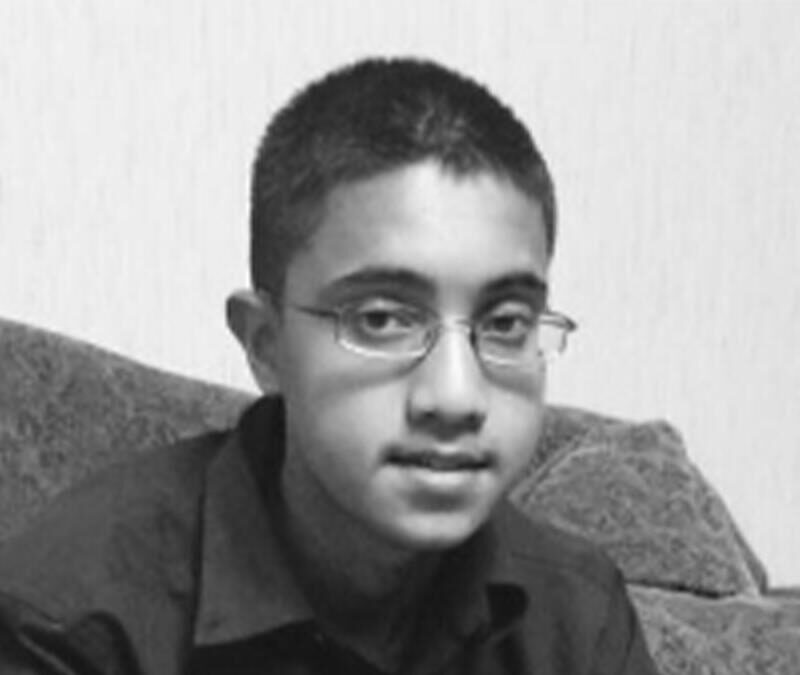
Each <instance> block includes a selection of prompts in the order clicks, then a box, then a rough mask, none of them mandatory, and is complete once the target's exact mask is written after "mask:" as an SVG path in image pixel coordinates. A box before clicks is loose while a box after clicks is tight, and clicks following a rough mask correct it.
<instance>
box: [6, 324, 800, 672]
mask: <svg viewBox="0 0 800 675" xmlns="http://www.w3.org/2000/svg"><path fill="white" fill-rule="evenodd" d="M251 400H252V395H251V394H248V393H245V392H241V391H236V390H233V389H229V388H225V387H222V386H219V385H215V384H211V383H207V382H201V381H198V380H194V379H191V378H187V377H182V376H179V375H176V374H173V373H168V372H164V371H161V370H158V369H155V368H152V367H149V366H147V365H145V364H142V363H139V362H136V361H134V360H132V359H129V358H126V357H123V356H121V355H118V354H115V353H112V352H110V351H108V350H104V349H101V348H99V347H96V346H93V345H90V344H88V343H86V342H82V341H79V340H76V339H73V338H69V337H66V336H63V335H59V334H56V333H52V332H49V331H45V330H42V329H39V328H36V327H33V326H27V325H23V324H20V323H15V322H11V321H5V320H1V319H0V542H1V541H5V540H7V538H8V537H9V536H10V535H11V534H12V533H13V532H15V531H17V530H19V529H20V528H22V527H24V526H25V525H26V523H28V522H29V521H30V520H31V518H34V517H35V514H36V512H37V511H38V510H39V509H41V508H42V507H43V506H44V505H45V504H46V503H47V502H48V500H50V499H51V498H52V497H53V496H54V495H55V494H56V493H58V492H60V491H61V490H63V489H65V488H66V487H68V486H70V485H72V484H74V483H75V482H77V481H78V480H80V479H81V478H83V477H85V476H87V475H88V474H90V473H91V472H94V471H97V470H98V469H100V467H102V466H106V465H109V464H111V463H113V462H115V461H118V460H120V459H122V458H124V457H127V456H129V455H130V453H136V452H142V451H144V450H147V449H149V448H152V447H154V446H158V445H161V444H163V443H165V442H167V441H169V440H171V439H175V438H177V437H181V436H187V435H192V434H197V433H200V432H202V431H205V430H208V429H212V428H221V427H226V426H229V425H230V424H232V423H233V422H234V420H235V419H236V417H237V416H238V414H239V413H240V411H241V410H242V409H243V408H244V407H245V406H246V405H247V404H248V402H249V401H251ZM511 498H512V499H513V501H515V502H516V504H517V505H518V506H519V508H520V509H521V510H522V511H523V512H525V513H526V514H530V515H532V516H535V517H542V518H546V519H549V520H550V521H552V522H553V523H555V524H557V525H558V526H560V527H563V528H565V529H567V530H570V531H572V532H577V533H580V534H582V535H584V536H586V537H589V538H590V539H593V540H594V541H596V542H597V543H598V544H600V545H601V546H603V547H604V548H605V549H606V551H607V552H608V553H609V554H610V555H611V556H612V557H613V558H614V559H615V560H616V562H617V563H618V564H619V566H620V567H621V569H622V570H623V572H624V573H625V576H626V579H627V581H628V584H629V588H630V591H631V594H632V597H633V599H634V602H635V604H636V606H637V608H638V610H639V614H640V617H641V620H642V623H643V625H644V629H645V632H646V636H647V639H648V642H649V645H650V648H651V651H652V653H653V655H654V657H655V659H656V662H657V663H658V664H659V666H660V669H661V671H662V672H663V673H664V675H690V674H691V675H694V674H697V675H701V674H702V675H800V592H798V591H797V590H796V589H795V590H792V589H784V590H778V589H771V588H770V586H769V581H768V578H767V575H766V573H765V571H764V568H763V566H762V564H761V563H760V562H759V560H758V557H757V556H756V554H755V553H754V552H753V550H752V549H751V548H750V547H749V546H748V544H747V542H746V541H745V539H744V537H743V536H742V534H741V532H740V531H739V529H738V528H737V526H736V524H735V522H734V521H733V519H732V517H731V515H730V513H729V511H728V509H727V507H726V506H725V504H724V502H723V500H722V499H721V497H720V495H719V494H718V493H717V492H716V491H715V490H714V489H713V487H712V486H711V485H710V484H709V483H708V481H707V480H705V478H704V477H703V476H702V474H701V473H700V472H699V470H698V469H697V467H696V466H695V465H694V464H693V463H692V462H691V460H690V458H689V456H688V454H687V452H686V449H685V447H684V443H683V441H682V439H681V437H680V435H679V434H678V432H677V431H676V430H675V429H674V428H673V427H672V426H670V425H669V424H668V423H666V422H663V421H649V422H631V421H624V420H619V419H612V418H610V417H607V416H603V415H598V414H595V413H592V412H589V411H584V410H578V409H575V408H568V407H562V406H551V407H549V408H548V409H547V411H546V416H545V428H544V433H543V436H542V438H541V440H540V442H539V444H538V448H537V452H536V454H535V456H534V458H533V460H532V461H531V463H530V465H529V466H528V467H527V469H526V471H525V472H524V474H523V475H521V476H520V478H519V481H518V483H517V484H516V487H515V488H514V491H513V492H512V495H511ZM0 545H1V544H0Z"/></svg>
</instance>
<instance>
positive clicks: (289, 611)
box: [194, 397, 530, 646]
mask: <svg viewBox="0 0 800 675" xmlns="http://www.w3.org/2000/svg"><path fill="white" fill-rule="evenodd" d="M283 438H284V433H283V405H282V402H281V400H280V399H278V398H270V397H265V398H263V399H261V400H260V401H258V402H256V403H255V404H254V405H253V406H251V407H250V408H249V409H248V410H247V411H246V412H245V414H244V415H243V416H242V419H241V421H240V423H239V425H238V427H237V429H236V430H235V432H234V433H233V434H232V435H231V436H230V437H229V439H228V440H227V442H226V443H225V445H224V446H223V447H222V449H221V451H220V452H219V453H218V454H217V455H216V457H215V458H214V459H213V460H212V462H211V463H210V464H209V467H208V470H207V475H206V491H205V495H204V503H203V507H202V513H203V536H202V544H201V571H200V593H199V602H198V609H197V618H196V622H195V633H194V641H195V644H197V645H199V646H204V645H213V644H220V643H224V642H230V641H234V640H240V639H245V638H248V637H252V636H254V635H257V634H261V633H268V632H270V631H273V630H276V629H278V628H280V627H282V626H287V625H289V624H296V623H302V622H311V621H313V620H314V615H313V612H312V611H311V609H310V607H309V604H308V602H307V601H306V599H305V597H304V595H303V592H302V590H301V589H300V586H299V585H298V581H297V579H296V577H295V576H294V574H293V573H292V571H291V565H290V564H289V562H288V561H287V559H286V558H285V556H284V555H283V554H282V546H281V544H280V541H279V538H278V533H277V531H276V527H275V524H274V523H273V522H272V520H271V518H270V513H271V512H272V513H274V507H275V504H274V503H273V504H271V503H270V501H271V500H270V497H272V498H274V497H275V496H276V494H277V482H276V481H277V477H278V475H279V473H280V467H281V464H282V461H283ZM529 537H530V530H529V529H527V528H526V525H525V520H524V517H523V516H522V515H521V514H519V513H518V512H517V511H516V510H515V509H514V508H513V507H512V506H510V505H508V504H507V503H501V504H500V505H499V506H498V507H497V508H496V510H495V513H494V515H493V517H492V519H491V520H490V522H489V523H488V524H487V525H486V526H485V527H484V528H482V529H481V530H480V531H479V532H478V533H477V534H476V535H475V536H474V537H473V538H471V539H470V540H469V541H468V542H466V543H465V544H464V545H463V546H460V547H458V548H457V549H455V550H454V551H452V552H451V553H449V554H447V558H446V559H445V561H444V564H443V567H442V573H441V575H440V579H441V584H439V585H438V586H437V588H436V592H435V594H436V596H437V597H436V598H433V599H432V600H433V601H432V602H431V603H430V605H431V606H434V607H439V608H447V610H446V616H445V617H442V618H444V619H445V620H446V621H447V624H448V625H449V626H450V628H451V630H452V631H453V633H454V637H466V636H468V635H470V634H473V633H474V632H475V631H476V630H487V631H491V632H495V631H498V630H503V629H504V628H505V627H507V626H509V625H510V624H511V623H513V622H514V620H515V619H517V618H518V617H519V616H520V615H521V614H522V613H523V612H524V610H525V607H526V606H527V602H528V600H527V596H526V593H525V590H524V587H523V586H524V579H525V572H524V570H523V569H522V567H521V565H520V561H519V558H518V556H517V555H516V554H515V550H514V545H515V543H516V542H520V541H525V540H526V538H529Z"/></svg>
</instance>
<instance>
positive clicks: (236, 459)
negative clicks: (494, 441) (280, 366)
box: [0, 398, 657, 675]
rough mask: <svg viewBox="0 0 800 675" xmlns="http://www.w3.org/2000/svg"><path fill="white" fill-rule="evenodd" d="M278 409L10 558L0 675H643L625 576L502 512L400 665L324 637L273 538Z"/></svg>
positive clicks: (97, 504) (77, 508)
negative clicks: (383, 674) (389, 674)
mask: <svg viewBox="0 0 800 675" xmlns="http://www.w3.org/2000/svg"><path fill="white" fill-rule="evenodd" d="M282 455H283V411H282V404H281V402H280V400H279V399H272V398H264V399H262V400H261V401H259V402H258V403H256V404H255V405H254V406H253V407H251V408H250V409H249V410H248V411H247V412H246V414H245V415H244V416H243V418H242V421H241V422H240V424H239V426H238V427H237V429H235V430H233V431H232V432H227V433H218V434H209V435H207V436H203V437H201V438H198V439H193V440H190V441H186V442H182V443H179V444H177V445H175V446H173V447H170V448H166V449H162V450H160V451H159V452H156V453H153V454H152V455H149V456H146V457H143V456H137V457H136V458H135V459H133V460H132V461H131V462H126V463H125V464H124V465H121V466H118V467H115V468H113V469H111V470H109V471H106V472H103V473H102V474H101V475H98V476H96V477H95V478H93V479H91V480H90V481H89V482H88V483H86V484H84V485H82V486H80V487H79V488H76V489H74V490H71V491H70V492H69V493H68V494H66V495H65V496H64V497H62V498H61V499H59V500H57V501H56V503H55V504H54V505H53V507H52V508H51V509H50V510H49V511H48V513H47V514H46V515H44V516H43V517H42V518H40V519H39V520H38V522H37V523H36V524H35V525H34V526H33V527H31V528H30V529H29V530H27V531H26V532H25V533H24V534H22V535H21V536H18V537H15V538H14V539H12V540H10V541H9V542H7V543H6V544H4V545H3V547H2V549H0V673H2V674H3V675H32V674H34V673H35V674H42V675H43V674H45V673H48V674H50V673H53V674H55V673H58V674H60V675H98V674H99V675H250V674H253V675H255V673H258V674H259V675H271V674H281V675H315V674H321V673H326V674H332V673H348V674H351V675H361V674H363V675H380V674H382V673H391V672H397V673H402V675H434V674H437V675H467V674H473V675H501V674H519V675H522V674H536V675H572V674H575V675H577V674H581V675H584V674H585V675H589V674H591V675H612V674H613V675H650V674H654V675H655V673H656V672H657V671H656V669H655V667H654V666H653V664H652V661H651V660H650V657H649V655H648V653H647V649H646V647H645V644H644V640H643V638H642V633H641V629H640V626H639V623H638V620H637V617H636V614H635V612H634V610H633V608H632V606H631V603H630V600H629V598H628V596H627V593H626V591H625V586H624V583H623V580H622V577H621V575H620V574H619V572H618V571H617V569H616V568H615V567H614V566H613V565H612V564H611V563H610V562H609V560H608V559H607V558H606V557H605V556H604V555H603V554H601V553H599V552H598V551H597V550H596V549H594V548H593V547H591V546H589V545H588V544H586V543H584V542H582V541H581V540H578V539H576V538H573V537H570V536H568V535H566V534H563V533H561V532H559V531H557V530H554V529H552V528H551V527H549V526H546V525H544V524H541V523H535V522H533V521H531V520H529V519H527V518H524V517H523V516H521V515H520V514H518V513H517V512H516V511H515V510H514V509H513V507H511V506H510V505H508V504H505V503H504V504H502V505H500V506H499V507H498V508H497V510H496V512H495V514H494V515H493V517H492V519H491V520H490V522H489V523H488V524H487V525H486V526H485V527H483V528H482V529H481V530H480V531H479V532H478V533H477V534H476V535H475V536H474V537H472V538H471V539H470V540H468V541H467V542H465V543H464V544H463V545H462V546H460V547H458V548H457V549H455V550H453V551H451V552H449V553H448V554H447V555H446V556H445V558H444V560H443V561H442V563H441V566H440V570H439V573H438V574H437V576H436V578H435V581H434V583H433V584H432V586H431V590H430V593H429V595H428V597H427V598H426V600H427V602H426V603H425V605H424V608H423V610H422V616H420V617H418V622H417V623H418V628H417V629H416V633H415V638H414V639H413V640H412V641H411V644H412V645H413V647H412V649H411V650H410V652H409V653H407V654H406V655H405V657H404V659H403V661H402V662H400V663H398V662H395V661H393V660H392V659H390V658H388V657H386V658H381V657H374V656H373V657H372V659H370V658H369V657H367V656H365V655H362V654H360V653H359V652H358V650H354V649H349V648H346V647H344V646H342V645H339V644H337V643H336V642H335V641H334V640H333V639H331V638H329V637H327V636H326V635H325V633H324V631H323V630H322V629H321V626H320V622H319V621H318V619H317V617H316V616H315V613H314V611H313V610H312V608H311V606H310V603H309V602H308V601H307V599H306V597H305V595H304V593H303V588H302V582H301V580H299V579H298V578H297V576H296V574H295V572H294V569H293V566H292V564H291V562H290V560H289V559H288V557H287V554H286V549H285V546H283V545H282V538H281V535H280V528H278V527H276V517H275V514H276V512H277V510H278V507H277V504H278V500H277V486H278V481H277V477H278V476H279V473H280V467H281V462H282Z"/></svg>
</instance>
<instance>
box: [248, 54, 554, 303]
mask: <svg viewBox="0 0 800 675" xmlns="http://www.w3.org/2000/svg"><path fill="white" fill-rule="evenodd" d="M427 159H435V160H437V161H438V162H439V163H440V164H441V166H442V168H443V169H445V170H447V171H451V172H453V173H454V174H456V175H468V174H471V173H477V172H480V171H492V172H494V173H496V174H497V175H499V176H502V177H504V178H507V179H509V180H511V181H512V182H513V183H514V185H515V186H517V187H518V188H519V189H521V190H522V191H523V192H524V193H526V194H527V195H529V196H530V197H532V198H534V199H535V200H536V201H537V202H538V203H539V205H540V206H541V208H542V211H543V216H544V223H545V227H546V231H547V232H546V233H547V247H548V255H550V254H552V252H553V248H554V244H555V229H556V204H555V194H554V188H553V182H552V179H551V176H550V172H549V170H548V168H547V166H546V164H545V161H544V159H543V157H542V156H541V154H540V153H539V150H538V149H537V147H536V144H535V143H534V141H533V139H532V138H531V135H530V133H529V132H528V130H527V129H526V127H525V126H524V125H523V124H522V123H521V122H520V121H519V120H518V119H517V118H516V117H515V115H514V113H513V112H512V111H511V110H510V109H509V108H508V107H506V106H505V105H504V104H503V103H501V102H500V101H498V100H497V98H495V97H494V96H493V95H492V94H491V93H490V92H489V91H488V90H487V89H486V88H485V87H484V86H482V85H480V84H478V83H477V82H475V81H474V80H472V79H470V78H468V77H465V76H463V75H461V74H459V73H456V72H454V71H452V70H449V69H448V68H445V67H443V66H441V65H439V64H437V63H434V62H431V61H426V60H420V59H414V58H392V59H381V58H371V59H366V60H362V61H359V62H356V63H354V64H352V65H349V66H346V67H344V68H341V69H339V70H335V71H333V72H331V73H329V74H328V75H326V76H325V77H323V78H322V79H320V80H317V81H315V82H313V83H311V84H310V85H309V86H307V87H306V88H305V89H303V90H301V91H300V92H299V93H298V94H296V95H295V96H294V97H293V98H292V99H291V100H290V101H289V103H288V104H287V105H286V106H285V107H284V108H282V109H281V110H279V111H278V112H277V114H276V115H275V116H274V118H273V119H272V121H271V122H270V124H269V125H268V127H267V129H266V132H265V133H264V136H263V138H262V140H261V143H260V145H259V148H258V154H257V156H256V159H255V162H254V164H253V172H252V184H251V195H250V200H251V203H250V207H251V210H250V229H251V231H250V237H251V238H250V273H251V279H252V284H253V286H254V287H255V288H258V289H263V290H266V291H267V292H269V293H270V294H271V295H272V297H273V299H274V300H275V301H276V302H278V303H280V300H281V296H282V294H283V284H284V278H285V274H286V269H287V267H288V265H289V263H290V261H291V259H292V256H293V255H294V254H295V252H296V251H297V250H298V249H299V248H300V247H301V246H302V245H303V244H304V243H305V242H306V241H307V240H308V238H309V237H310V236H311V235H312V234H313V233H314V231H315V230H316V227H317V226H318V224H319V222H320V220H321V217H322V210H323V208H324V201H325V198H326V196H327V195H328V193H329V192H330V191H331V190H332V189H333V188H335V187H337V186H338V185H341V184H345V183H348V182H354V181H358V180H363V179H367V178H371V177H373V176H376V175H378V174H380V173H383V172H386V171H390V170H393V169H398V168H401V167H403V166H408V165H410V164H414V163H417V162H420V161H423V160H427Z"/></svg>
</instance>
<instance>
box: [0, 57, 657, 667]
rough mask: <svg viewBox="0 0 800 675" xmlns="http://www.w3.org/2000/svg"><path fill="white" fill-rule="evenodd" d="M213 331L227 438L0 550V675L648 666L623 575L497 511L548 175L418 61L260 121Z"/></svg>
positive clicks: (340, 85)
mask: <svg viewBox="0 0 800 675" xmlns="http://www.w3.org/2000/svg"><path fill="white" fill-rule="evenodd" d="M251 226H252V251H251V272H252V278H253V290H248V291H244V292H241V293H237V294H235V295H233V296H232V297H231V298H230V300H229V302H228V322H229V325H230V326H231V328H232V330H233V332H234V333H235V335H236V336H237V338H238V339H239V341H240V342H241V344H242V346H243V348H244V350H245V352H246V354H247V357H248V359H249V362H250V365H251V367H252V370H253V373H254V375H255V378H256V380H257V381H258V383H259V385H260V386H261V387H262V389H263V390H264V391H265V392H266V391H271V390H274V389H276V388H277V391H278V395H277V396H265V397H263V398H262V399H261V400H260V401H259V402H258V403H256V404H255V405H254V406H253V407H252V408H251V409H249V410H248V411H247V412H246V413H245V414H244V416H243V418H242V420H241V422H240V424H239V426H238V427H237V429H235V430H233V431H232V432H230V433H228V434H221V435H220V434H217V435H212V436H208V437H204V438H201V439H195V440H193V441H189V442H186V443H183V444H180V445H178V446H176V447H174V448H171V449H168V450H162V451H161V452H159V453H155V454H154V455H153V456H152V457H150V458H148V459H144V460H143V459H142V458H137V460H136V462H135V463H132V464H131V465H129V466H127V467H124V468H120V469H115V470H113V471H112V472H111V473H107V474H106V475H104V476H102V477H100V478H98V479H96V480H94V481H93V482H92V483H91V484H89V485H88V486H86V487H84V488H82V489H81V490H79V491H77V492H75V493H73V494H71V495H70V496H69V497H67V498H66V499H65V501H63V502H62V503H61V506H60V507H59V508H58V510H57V511H56V512H54V513H53V514H52V515H50V516H47V517H46V518H45V519H44V520H43V521H42V522H40V524H39V525H38V526H37V527H36V528H34V529H33V530H31V531H30V532H28V533H27V534H25V535H24V536H23V537H22V538H20V539H19V540H17V541H16V542H15V543H14V544H11V545H9V546H8V547H7V550H6V552H5V553H4V554H3V560H2V563H0V586H2V589H3V593H2V595H0V672H2V673H16V674H21V673H26V674H30V673H69V674H77V673H81V674H84V673H85V674H86V675H89V674H93V675H94V674H98V673H99V674H103V675H105V674H108V675H110V674H112V673H114V674H117V673H123V674H125V675H178V674H179V673H188V674H190V675H206V674H209V675H210V674H217V675H223V674H224V675H238V674H245V673H248V674H249V673H253V674H254V673H260V674H267V673H270V674H272V673H275V674H278V673H280V674H283V673H285V674H287V675H288V674H312V673H329V674H330V673H350V674H354V675H357V674H362V673H363V674H380V673H400V674H408V675H412V674H413V675H415V674H419V675H426V674H431V675H433V674H435V673H441V674H448V675H449V674H452V675H456V674H459V675H460V674H467V673H471V674H475V675H495V674H496V675H500V674H501V673H502V674H511V673H514V674H519V675H522V674H534V673H535V674H537V675H572V674H575V675H577V674H581V675H589V674H594V675H611V674H614V675H623V674H624V675H647V674H648V673H655V672H656V671H655V668H654V667H653V665H652V662H651V660H650V658H649V656H648V654H647V650H646V647H645V644H644V641H643V638H642V634H641V630H640V627H639V624H638V621H637V618H636V615H635V612H634V610H633V608H632V606H631V603H630V601H629V599H628V597H627V595H626V592H625V588H624V584H623V581H622V578H621V576H620V574H619V572H618V571H617V570H616V569H615V568H614V567H613V565H612V564H611V563H610V562H609V561H608V560H607V558H606V557H605V556H603V555H602V554H600V553H599V552H597V551H595V550H594V549H593V548H591V547H590V546H589V545H587V544H585V543H583V542H581V541H578V540H576V539H574V538H572V537H568V536H567V535H565V534H562V533H560V532H558V531H556V530H553V529H551V528H549V527H548V526H545V525H542V524H537V523H533V522H529V521H528V520H526V519H524V518H523V517H522V516H521V515H519V514H517V513H516V512H515V511H514V510H513V509H512V508H511V507H510V506H509V505H508V504H506V503H505V501H504V496H505V494H506V493H507V492H508V489H509V487H510V485H511V484H512V482H513V480H514V478H515V477H516V476H518V475H519V473H520V471H521V470H522V468H523V467H524V465H525V464H526V463H527V462H528V461H529V460H530V457H531V454H532V452H533V450H534V447H535V444H536V441H537V438H538V435H539V431H540V426H541V419H542V411H543V392H544V386H545V365H546V361H547V358H548V356H550V355H551V354H553V353H555V352H558V351H559V350H560V349H561V348H562V347H563V344H564V340H565V337H566V334H567V333H568V332H569V331H570V330H571V329H572V328H573V324H572V323H571V322H570V321H569V319H567V318H566V317H564V316H562V315H559V314H556V313H554V312H552V311H551V310H550V309H549V305H548V301H547V300H548V299H547V278H548V267H549V263H550V258H551V255H552V251H553V243H554V237H555V202H554V196H553V187H552V183H551V179H550V176H549V173H548V171H547V168H546V166H545V163H544V161H543V160H542V158H541V156H540V155H539V153H538V151H537V149H536V147H535V145H534V143H533V141H532V139H531V138H530V136H529V134H528V132H527V131H526V129H525V128H524V127H523V126H522V125H521V124H520V122H518V121H517V120H516V119H515V117H514V116H513V114H512V113H511V112H510V111H509V110H508V109H507V108H505V107H504V106H503V105H502V104H500V103H499V102H498V101H497V100H496V99H495V98H494V97H493V96H492V95H491V94H490V93H489V92H487V91H486V90H485V89H484V88H483V87H481V86H479V85H478V84H476V83H474V82H473V81H471V80H468V79H466V78H463V77H461V76H459V75H457V74H455V73H453V72H450V71H448V70H446V69H444V68H442V67H440V66H437V65H435V64H432V63H427V62H418V61H413V60H391V61H381V60H371V61H364V62H360V63H358V64H355V65H353V66H351V67H348V68H345V69H343V70H340V71H337V72H335V73H332V74H330V75H329V76H327V77H326V78H324V79H323V80H321V81H319V82H317V83H315V84H313V85H311V86H310V87H308V88H307V89H305V90H304V91H303V92H301V93H300V94H299V95H298V96H297V97H296V98H295V99H294V100H293V101H292V102H290V103H289V105H288V106H287V107H286V108H284V109H283V110H282V111H280V112H279V113H278V115H277V116H276V117H275V119H274V120H273V122H272V123H271V125H270V126H269V128H268V129H267V132H266V134H265V136H264V140H263V142H262V144H261V147H260V149H259V154H258V157H257V159H256V162H255V166H254V172H253V185H252V217H251Z"/></svg>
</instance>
